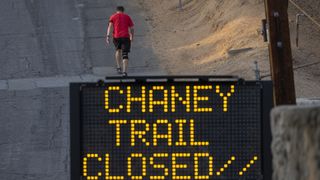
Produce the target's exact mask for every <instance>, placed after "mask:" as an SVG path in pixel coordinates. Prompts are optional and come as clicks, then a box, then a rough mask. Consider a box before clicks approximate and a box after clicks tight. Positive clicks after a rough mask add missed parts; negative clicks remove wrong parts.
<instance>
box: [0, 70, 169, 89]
mask: <svg viewBox="0 0 320 180" xmlns="http://www.w3.org/2000/svg"><path fill="white" fill-rule="evenodd" d="M129 69H130V68H129ZM141 74H143V75H144V76H148V75H163V72H161V71H159V72H158V71H154V69H148V71H140V72H136V73H129V75H133V76H134V75H141ZM117 75H118V74H117V73H116V72H115V68H113V67H94V68H93V74H85V75H79V76H52V77H39V78H21V79H7V80H0V90H8V91H22V90H32V89H36V88H55V87H68V86H69V84H70V83H71V82H98V80H101V79H104V78H105V77H106V76H117ZM118 76H119V75H118Z"/></svg>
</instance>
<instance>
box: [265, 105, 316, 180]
mask: <svg viewBox="0 0 320 180" xmlns="http://www.w3.org/2000/svg"><path fill="white" fill-rule="evenodd" d="M271 127H272V136H273V141H272V154H273V180H319V179H320V106H306V107H296V106H283V107H278V108H275V109H273V110H272V112H271Z"/></svg>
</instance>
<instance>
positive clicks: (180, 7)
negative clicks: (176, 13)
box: [179, 0, 182, 11]
mask: <svg viewBox="0 0 320 180" xmlns="http://www.w3.org/2000/svg"><path fill="white" fill-rule="evenodd" d="M179 10H180V11H182V0H179Z"/></svg>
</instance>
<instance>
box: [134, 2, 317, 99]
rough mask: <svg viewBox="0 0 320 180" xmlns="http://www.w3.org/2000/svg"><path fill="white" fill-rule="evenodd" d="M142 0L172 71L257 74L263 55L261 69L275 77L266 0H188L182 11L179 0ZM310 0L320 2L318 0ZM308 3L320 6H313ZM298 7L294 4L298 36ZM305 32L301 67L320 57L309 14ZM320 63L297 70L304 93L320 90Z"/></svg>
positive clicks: (157, 47) (298, 53)
mask: <svg viewBox="0 0 320 180" xmlns="http://www.w3.org/2000/svg"><path fill="white" fill-rule="evenodd" d="M139 2H140V5H141V6H142V7H143V8H144V10H145V11H146V12H147V14H148V17H147V18H146V21H148V22H149V24H150V26H151V33H150V34H151V37H150V38H151V41H152V45H153V50H154V52H155V54H156V55H157V56H158V57H159V59H160V62H161V65H162V66H163V67H164V68H165V69H166V70H167V71H168V72H169V74H202V75H226V74H228V75H230V74H231V75H238V76H240V77H243V78H245V79H255V74H254V71H253V70H254V61H258V63H259V66H260V70H261V74H262V75H263V76H266V78H265V79H268V78H269V79H270V77H269V76H268V74H270V70H269V69H270V68H269V60H268V44H267V43H264V42H263V40H262V37H261V35H260V31H261V30H260V29H261V28H260V27H261V19H264V18H265V12H264V3H263V0H234V1H223V0H211V1H208V0H197V1H194V0H188V1H183V3H184V5H183V10H182V11H179V9H178V8H177V7H178V1H158V0H139ZM305 3H309V4H312V3H314V5H316V6H319V3H318V2H316V1H314V0H309V1H306V2H305ZM304 8H307V7H304ZM307 9H308V12H310V11H311V12H316V11H315V10H313V7H312V6H311V7H310V6H308V8H307ZM298 12H299V11H298V10H297V9H295V8H294V7H293V6H290V9H289V14H290V23H291V24H290V25H291V28H292V30H291V31H292V42H294V40H295V37H294V35H295V29H294V27H295V15H296V13H298ZM315 16H316V15H315ZM318 17H319V16H318ZM300 34H301V37H300V42H301V43H300V48H296V47H295V46H294V44H292V48H293V57H294V66H295V67H300V66H303V65H304V64H306V63H307V64H308V63H311V62H315V61H319V60H320V47H319V46H317V44H318V42H319V40H320V31H319V29H317V27H315V26H314V25H313V24H312V23H311V21H308V19H307V18H305V19H303V22H302V28H301V29H300ZM239 49H240V50H241V51H240V52H237V51H236V52H234V51H233V50H239ZM319 68H320V65H313V66H308V67H303V68H299V69H297V70H296V71H295V81H296V87H297V88H296V89H297V90H296V91H297V96H298V97H319V96H320V78H319V73H318V72H319Z"/></svg>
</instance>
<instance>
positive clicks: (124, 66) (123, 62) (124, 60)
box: [122, 59, 129, 73]
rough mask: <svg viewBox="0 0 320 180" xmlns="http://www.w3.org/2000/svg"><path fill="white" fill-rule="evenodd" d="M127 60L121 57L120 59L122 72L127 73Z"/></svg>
mask: <svg viewBox="0 0 320 180" xmlns="http://www.w3.org/2000/svg"><path fill="white" fill-rule="evenodd" d="M128 62H129V60H128V59H123V60H122V67H123V70H122V72H124V73H127V70H128Z"/></svg>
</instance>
